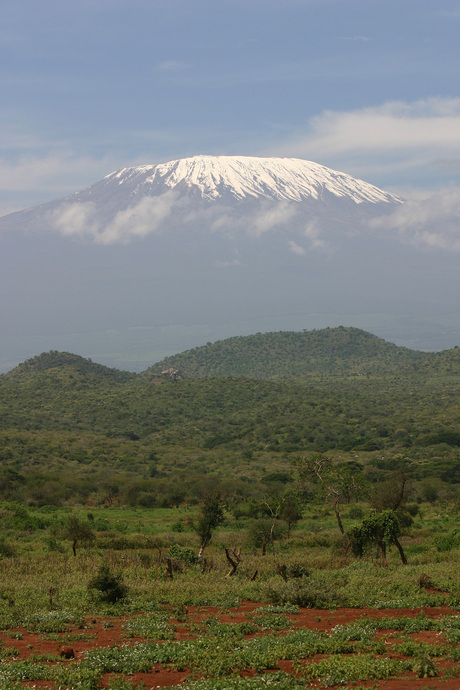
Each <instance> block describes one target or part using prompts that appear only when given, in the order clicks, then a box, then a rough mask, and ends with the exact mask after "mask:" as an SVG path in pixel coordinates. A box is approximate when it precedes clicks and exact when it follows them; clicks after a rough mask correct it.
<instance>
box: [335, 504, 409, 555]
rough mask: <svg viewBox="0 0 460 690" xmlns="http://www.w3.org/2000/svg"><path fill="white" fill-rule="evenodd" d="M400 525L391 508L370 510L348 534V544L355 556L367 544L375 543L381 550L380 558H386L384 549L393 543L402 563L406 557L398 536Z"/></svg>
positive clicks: (362, 550)
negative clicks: (377, 510) (378, 511)
mask: <svg viewBox="0 0 460 690" xmlns="http://www.w3.org/2000/svg"><path fill="white" fill-rule="evenodd" d="M400 534H401V527H400V525H399V521H398V518H397V515H396V513H395V512H394V511H393V510H390V509H388V510H383V511H382V512H380V513H376V512H372V513H371V514H370V515H368V516H367V517H366V518H364V520H363V521H362V523H361V526H360V527H354V528H353V529H352V530H351V532H350V534H349V545H350V546H351V548H352V550H353V553H354V554H355V555H356V556H362V555H363V553H364V550H365V548H366V547H367V546H368V545H369V544H376V545H377V546H378V547H379V549H380V550H381V552H382V559H383V560H384V561H385V560H386V550H387V547H388V546H390V545H391V544H394V545H395V546H396V548H397V549H398V551H399V555H400V556H401V560H402V562H403V564H404V565H406V563H407V558H406V555H405V553H404V550H403V547H402V546H401V543H400V542H399V539H398V537H399V536H400Z"/></svg>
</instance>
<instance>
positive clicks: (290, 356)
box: [0, 328, 460, 506]
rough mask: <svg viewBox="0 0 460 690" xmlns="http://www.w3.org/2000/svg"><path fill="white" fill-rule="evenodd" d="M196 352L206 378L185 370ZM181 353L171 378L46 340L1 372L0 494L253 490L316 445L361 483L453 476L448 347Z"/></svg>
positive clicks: (339, 335)
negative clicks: (356, 469)
mask: <svg viewBox="0 0 460 690" xmlns="http://www.w3.org/2000/svg"><path fill="white" fill-rule="evenodd" d="M198 355H199V357H198ZM206 356H207V360H206ZM197 359H199V360H200V361H202V362H205V361H208V369H209V370H210V371H214V372H215V373H216V376H215V377H214V378H193V376H195V375H196V374H197V371H198V370H197V369H196V368H195V369H194V370H193V366H195V364H196V362H197ZM179 360H180V361H181V362H182V364H183V369H181V370H180V371H181V374H182V378H181V379H180V380H171V379H170V378H168V376H161V375H159V374H155V373H154V371H153V369H152V370H148V371H147V372H144V373H143V374H140V375H136V374H131V373H129V372H119V371H117V370H113V369H108V368H107V367H103V366H101V365H99V364H94V363H92V362H91V361H89V360H85V359H83V358H81V357H78V356H77V355H70V354H68V353H59V352H50V353H45V354H43V355H40V356H37V357H34V358H33V359H31V360H28V361H27V362H25V363H24V364H21V365H20V366H18V367H17V368H16V369H14V370H12V371H11V372H9V373H8V374H5V375H3V376H1V377H0V426H1V431H0V462H1V473H0V498H2V497H3V498H4V499H14V500H18V501H26V502H28V503H32V504H35V505H46V504H54V505H62V504H66V503H69V502H70V503H72V502H77V503H78V502H88V501H90V502H92V503H94V502H98V501H101V500H107V501H113V500H115V499H116V500H117V501H122V502H124V503H125V504H127V505H136V504H139V505H153V506H155V505H157V506H158V505H164V506H167V505H172V504H177V503H180V502H181V501H183V500H188V501H192V502H193V501H197V500H199V499H200V496H201V495H202V493H203V491H204V490H205V487H206V486H208V487H209V486H211V487H213V486H214V487H215V486H218V487H219V488H220V489H221V490H223V491H224V492H227V493H232V492H236V493H237V494H238V495H239V496H241V497H242V498H245V497H248V496H250V495H254V496H255V497H257V496H260V495H262V494H263V493H264V492H266V491H267V490H269V489H270V488H273V485H274V484H275V485H276V484H278V485H283V484H286V482H290V481H292V466H291V463H292V461H293V460H295V459H296V458H297V457H299V456H301V455H303V454H305V453H315V452H321V453H325V452H326V453H329V454H332V455H333V456H337V457H339V456H340V457H342V458H343V459H345V460H347V459H348V460H351V459H353V461H356V460H357V461H358V463H359V465H360V467H361V468H362V469H363V470H364V472H365V475H366V478H367V482H368V484H369V487H372V485H373V484H375V483H378V482H380V481H385V479H387V475H388V473H389V472H391V471H393V470H394V469H395V468H396V467H398V466H401V465H403V466H404V467H405V468H406V470H407V471H408V472H409V474H410V475H411V477H412V478H413V479H414V480H415V481H416V482H418V484H419V493H420V492H422V493H423V491H425V490H426V491H429V489H430V486H431V491H432V493H433V492H434V493H435V494H437V493H439V491H441V493H442V492H443V491H444V492H447V493H449V492H450V493H452V491H455V487H456V485H457V484H458V482H460V466H459V462H458V459H459V452H460V451H459V448H460V424H459V421H458V420H459V418H460V414H459V413H460V402H459V395H458V392H459V385H460V349H459V348H454V349H453V350H449V351H446V352H442V353H438V354H433V355H429V354H426V353H417V352H411V351H410V350H406V349H404V348H397V347H396V346H394V345H391V344H388V343H385V342H384V341H382V340H380V339H378V338H376V337H375V336H372V335H370V334H368V333H364V332H363V331H359V330H357V329H349V328H337V329H325V330H324V331H315V332H312V333H277V334H266V335H261V334H259V335H256V336H249V337H247V338H232V339H230V340H229V341H224V342H223V343H216V344H214V345H209V346H206V347H205V348H198V349H197V350H192V351H191V352H190V353H184V354H183V355H180V356H178V358H177V361H179ZM175 363H177V362H176V360H174V362H173V361H172V360H168V361H167V362H166V363H165V362H163V363H162V364H161V366H159V367H158V369H161V370H163V366H166V364H168V365H172V364H175ZM182 364H181V366H182ZM168 368H169V367H168ZM229 368H230V369H231V372H232V376H224V374H226V373H228V371H230V369H229ZM192 370H193V371H192ZM288 370H289V371H290V374H289V376H287V373H286V372H287V371H288ZM187 371H192V373H191V374H189V375H190V378H188V376H187V375H185V372H187ZM247 371H250V372H252V373H251V375H250V374H247V375H246V376H244V375H243V374H244V372H247ZM263 371H264V372H265V374H264V375H267V376H268V375H269V377H270V380H267V379H261V378H258V376H259V375H262V372H263ZM294 371H297V372H298V375H297V376H294V375H293V372H294ZM193 372H194V373H193ZM364 372H365V373H364Z"/></svg>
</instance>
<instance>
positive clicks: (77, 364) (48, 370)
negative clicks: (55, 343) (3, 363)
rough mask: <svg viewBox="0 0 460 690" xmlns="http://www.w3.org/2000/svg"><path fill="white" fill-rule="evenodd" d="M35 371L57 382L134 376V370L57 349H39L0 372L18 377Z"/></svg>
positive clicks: (113, 380)
mask: <svg viewBox="0 0 460 690" xmlns="http://www.w3.org/2000/svg"><path fill="white" fill-rule="evenodd" d="M37 375H38V376H40V375H41V376H43V377H48V379H49V381H50V382H51V380H52V379H53V378H54V379H55V380H56V381H59V380H60V381H61V383H64V382H65V381H67V382H68V383H73V384H78V383H80V384H88V383H92V384H97V383H111V384H112V383H126V382H127V381H130V380H133V379H134V378H136V374H133V373H131V372H129V371H119V370H118V369H111V368H109V367H106V366H104V365H103V364H96V363H95V362H92V361H91V360H90V359H85V358H84V357H80V356H79V355H74V354H71V353H70V352H58V351H57V350H51V351H50V352H43V353H42V354H41V355H37V356H36V357H32V358H31V359H28V360H26V361H25V362H22V364H19V365H18V366H17V367H15V368H14V369H12V370H11V371H9V372H8V373H7V374H4V376H6V377H7V378H10V379H11V378H14V379H16V380H18V381H19V380H22V381H25V380H31V379H32V378H33V377H34V376H37Z"/></svg>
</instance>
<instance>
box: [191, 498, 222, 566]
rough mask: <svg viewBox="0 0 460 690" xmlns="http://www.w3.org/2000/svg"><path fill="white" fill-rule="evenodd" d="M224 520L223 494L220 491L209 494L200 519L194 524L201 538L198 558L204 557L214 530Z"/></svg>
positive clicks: (202, 505) (201, 507)
mask: <svg viewBox="0 0 460 690" xmlns="http://www.w3.org/2000/svg"><path fill="white" fill-rule="evenodd" d="M223 521H224V508H223V503H222V498H221V495H220V494H218V493H209V494H207V495H206V496H205V497H204V499H203V502H202V504H201V506H200V514H199V516H198V521H197V522H196V523H195V525H194V529H195V532H196V533H197V535H198V536H199V538H200V550H199V553H198V558H202V557H203V552H204V550H205V548H206V547H207V545H208V544H209V542H210V541H211V539H212V535H213V532H214V530H215V529H216V527H218V526H219V525H220V524H222V522H223Z"/></svg>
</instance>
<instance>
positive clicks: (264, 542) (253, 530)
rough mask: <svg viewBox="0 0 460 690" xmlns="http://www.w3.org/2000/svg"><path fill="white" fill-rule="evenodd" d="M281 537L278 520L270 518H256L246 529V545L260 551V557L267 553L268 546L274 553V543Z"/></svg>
mask: <svg viewBox="0 0 460 690" xmlns="http://www.w3.org/2000/svg"><path fill="white" fill-rule="evenodd" d="M280 536H281V533H280V524H279V521H278V520H273V518H271V517H263V518H257V519H256V520H252V521H251V522H250V524H249V528H248V537H247V540H248V544H249V545H250V546H252V547H255V548H261V549H262V556H265V554H266V553H267V547H268V546H269V545H270V546H271V547H272V549H273V553H274V552H275V541H276V540H277V539H278V538H279V537H280Z"/></svg>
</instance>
